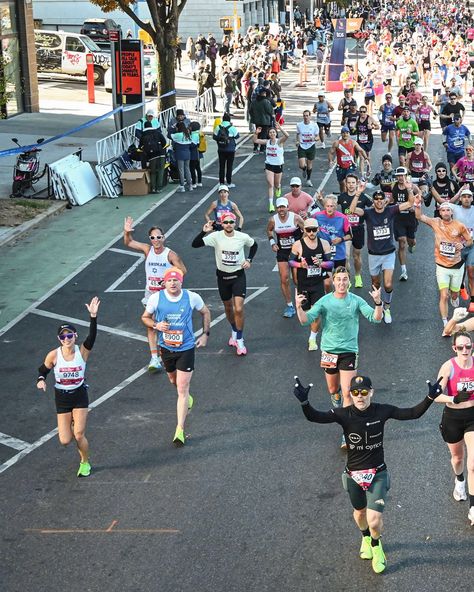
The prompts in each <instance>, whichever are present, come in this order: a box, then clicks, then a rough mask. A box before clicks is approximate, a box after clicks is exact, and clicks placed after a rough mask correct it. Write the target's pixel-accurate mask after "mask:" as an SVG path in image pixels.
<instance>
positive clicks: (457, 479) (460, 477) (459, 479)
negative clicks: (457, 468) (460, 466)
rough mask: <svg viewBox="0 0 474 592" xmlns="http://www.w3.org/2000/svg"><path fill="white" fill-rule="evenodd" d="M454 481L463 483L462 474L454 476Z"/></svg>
mask: <svg viewBox="0 0 474 592" xmlns="http://www.w3.org/2000/svg"><path fill="white" fill-rule="evenodd" d="M456 481H461V482H462V481H464V473H461V474H460V475H456Z"/></svg>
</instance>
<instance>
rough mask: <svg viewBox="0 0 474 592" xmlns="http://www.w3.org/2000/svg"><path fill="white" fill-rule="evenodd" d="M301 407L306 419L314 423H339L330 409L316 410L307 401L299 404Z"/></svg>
mask: <svg viewBox="0 0 474 592" xmlns="http://www.w3.org/2000/svg"><path fill="white" fill-rule="evenodd" d="M301 409H302V410H303V413H304V415H305V417H306V419H307V420H308V421H312V422H315V423H339V422H338V421H337V417H336V415H335V414H334V412H333V411H332V410H331V411H318V410H317V409H315V408H314V407H311V405H310V404H309V403H308V404H306V405H301Z"/></svg>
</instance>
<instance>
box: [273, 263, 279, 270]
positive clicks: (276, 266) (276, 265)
mask: <svg viewBox="0 0 474 592" xmlns="http://www.w3.org/2000/svg"><path fill="white" fill-rule="evenodd" d="M272 271H278V263H275V267H274V268H273V269H272Z"/></svg>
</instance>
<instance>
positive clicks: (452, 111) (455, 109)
mask: <svg viewBox="0 0 474 592" xmlns="http://www.w3.org/2000/svg"><path fill="white" fill-rule="evenodd" d="M464 111H465V109H464V105H463V104H462V103H460V102H459V101H456V103H454V105H453V104H452V103H451V102H449V103H446V105H443V106H442V107H441V113H442V114H443V115H451V119H452V121H454V115H464ZM441 121H442V122H443V125H448V120H447V119H444V118H443V119H442V120H441Z"/></svg>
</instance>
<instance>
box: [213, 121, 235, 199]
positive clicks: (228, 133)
mask: <svg viewBox="0 0 474 592" xmlns="http://www.w3.org/2000/svg"><path fill="white" fill-rule="evenodd" d="M238 137H239V132H238V131H237V129H236V128H235V127H234V126H233V125H232V123H231V115H230V113H224V115H223V117H222V123H221V124H220V125H219V126H218V127H216V128H215V130H214V135H213V138H214V140H215V141H216V142H217V153H218V155H219V183H221V184H223V183H226V182H227V185H228V186H229V187H230V188H232V187H235V185H234V183H232V169H233V166H234V157H235V151H236V150H237V144H236V142H235V140H236V139H237V138H238Z"/></svg>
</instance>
